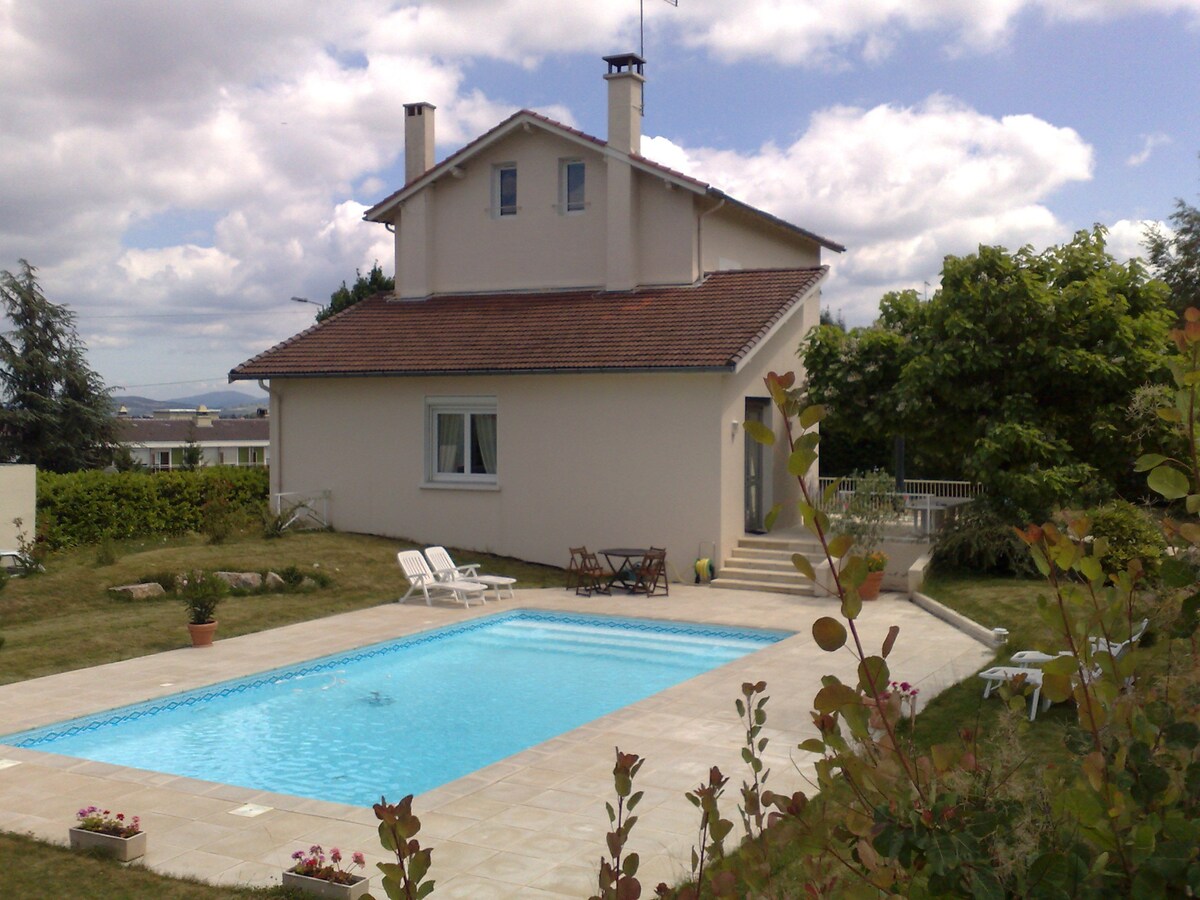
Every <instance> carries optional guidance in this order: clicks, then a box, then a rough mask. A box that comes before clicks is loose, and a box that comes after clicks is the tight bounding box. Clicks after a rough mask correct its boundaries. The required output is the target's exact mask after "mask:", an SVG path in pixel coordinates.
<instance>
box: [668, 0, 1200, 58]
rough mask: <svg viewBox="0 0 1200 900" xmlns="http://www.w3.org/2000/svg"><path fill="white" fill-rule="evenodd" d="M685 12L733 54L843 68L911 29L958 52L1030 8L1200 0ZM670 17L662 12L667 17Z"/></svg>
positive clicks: (871, 4) (735, 7) (1140, 7)
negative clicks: (934, 36)
mask: <svg viewBox="0 0 1200 900" xmlns="http://www.w3.org/2000/svg"><path fill="white" fill-rule="evenodd" d="M648 8H649V7H648ZM678 13H679V27H680V28H681V29H682V32H683V35H684V38H685V40H686V41H687V43H689V44H690V45H691V46H694V47H700V48H703V49H705V50H707V51H708V52H710V53H712V54H714V55H715V56H717V57H719V58H721V59H724V60H726V61H739V60H748V59H758V58H762V57H769V58H771V59H773V60H775V61H776V62H780V63H785V64H787V65H800V66H808V67H827V68H828V67H833V68H840V67H844V66H846V65H848V64H849V63H850V62H852V61H854V60H857V59H861V60H862V61H864V62H866V63H869V64H871V63H878V62H879V61H880V60H882V59H884V58H885V57H886V56H887V55H888V54H889V53H890V52H891V50H892V48H893V47H894V46H895V44H896V42H897V39H898V37H899V36H900V35H903V34H909V33H914V32H930V33H935V34H938V35H941V36H943V39H944V48H945V50H946V52H947V53H949V54H951V55H961V54H964V53H981V52H991V51H994V50H996V49H998V48H1001V47H1003V46H1004V45H1005V44H1006V43H1007V42H1008V41H1009V40H1010V39H1011V37H1012V35H1013V32H1014V29H1015V27H1016V24H1017V22H1018V20H1019V19H1020V18H1021V17H1022V16H1028V15H1030V14H1034V15H1038V16H1041V17H1043V18H1044V19H1046V20H1047V21H1055V22H1057V21H1065V22H1080V21H1089V22H1097V21H1109V20H1113V19H1118V18H1122V17H1130V16H1133V15H1137V14H1162V15H1169V14H1173V13H1180V14H1183V15H1185V16H1188V17H1189V18H1190V19H1191V20H1192V21H1193V22H1197V21H1200V0H986V2H980V0H805V2H796V3H780V2H778V0H742V2H739V3H729V2H727V0H690V2H688V3H687V4H685V5H681V6H680V8H679V10H678ZM668 21H669V19H668V18H666V17H659V22H660V24H663V25H665V24H667V23H668Z"/></svg>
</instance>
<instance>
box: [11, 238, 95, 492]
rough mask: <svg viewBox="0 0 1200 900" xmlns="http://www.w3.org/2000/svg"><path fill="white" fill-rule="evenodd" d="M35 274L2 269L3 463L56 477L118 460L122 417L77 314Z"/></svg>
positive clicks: (23, 268) (23, 265)
mask: <svg viewBox="0 0 1200 900" xmlns="http://www.w3.org/2000/svg"><path fill="white" fill-rule="evenodd" d="M36 273H37V269H36V268H34V267H33V266H31V265H30V264H29V263H28V262H26V261H25V260H23V259H22V260H20V267H19V269H18V270H17V272H16V273H13V272H9V271H8V270H7V269H5V270H3V271H0V305H2V307H3V309H2V311H3V313H4V314H5V316H6V317H7V318H8V321H9V323H10V324H11V326H12V330H10V331H7V332H5V333H3V334H0V462H16V463H33V464H34V465H36V466H37V467H38V468H40V469H48V470H50V471H53V472H73V471H76V470H78V469H88V468H98V467H101V466H105V465H108V464H109V463H110V462H111V461H112V454H113V447H114V445H115V443H116V420H115V419H114V418H113V416H112V405H111V402H110V400H109V390H108V389H107V388H105V387H104V383H103V381H102V380H101V379H100V376H99V375H97V374H96V373H95V372H93V371H92V370H91V369H90V368H89V367H88V365H87V359H86V354H87V348H86V347H85V346H84V344H83V341H81V340H80V338H79V335H78V334H76V332H75V314H74V313H73V312H71V311H70V310H69V309H67V308H66V307H63V306H59V305H57V304H55V303H52V302H51V301H50V300H48V299H47V298H46V296H45V295H44V294H43V293H42V290H41V287H40V286H39V285H38V282H37V277H36Z"/></svg>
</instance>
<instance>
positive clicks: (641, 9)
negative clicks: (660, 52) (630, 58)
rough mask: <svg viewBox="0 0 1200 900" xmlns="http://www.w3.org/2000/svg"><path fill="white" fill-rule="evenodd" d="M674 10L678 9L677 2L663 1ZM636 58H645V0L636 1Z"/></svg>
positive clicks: (675, 0) (672, 0)
mask: <svg viewBox="0 0 1200 900" xmlns="http://www.w3.org/2000/svg"><path fill="white" fill-rule="evenodd" d="M665 2H667V3H670V4H671V5H672V6H674V7H675V8H676V9H678V8H679V0H665ZM638 56H640V57H641V58H642V59H645V58H646V0H638Z"/></svg>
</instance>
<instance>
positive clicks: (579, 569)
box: [566, 547, 588, 591]
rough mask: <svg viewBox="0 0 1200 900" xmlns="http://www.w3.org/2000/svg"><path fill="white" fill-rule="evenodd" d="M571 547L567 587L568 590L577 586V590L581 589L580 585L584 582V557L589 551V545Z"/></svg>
mask: <svg viewBox="0 0 1200 900" xmlns="http://www.w3.org/2000/svg"><path fill="white" fill-rule="evenodd" d="M570 549H571V561H570V562H569V563H567V587H566V589H567V590H568V591H569V590H571V588H575V589H576V590H578V589H579V585H580V584H581V583H582V578H583V557H584V556H585V555H587V552H588V550H587V547H572V548H570Z"/></svg>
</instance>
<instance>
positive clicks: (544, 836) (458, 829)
mask: <svg viewBox="0 0 1200 900" xmlns="http://www.w3.org/2000/svg"><path fill="white" fill-rule="evenodd" d="M885 597H887V598H888V599H885V600H883V601H881V602H878V603H874V604H868V605H867V606H866V607H864V614H863V616H862V617H861V618H860V625H861V627H862V630H863V631H864V633H865V635H866V639H867V640H868V642H869V643H877V642H878V641H881V640H882V638H883V634H884V633H885V632H886V628H887V626H888V625H890V624H892V623H893V622H896V623H898V624H900V625H901V629H902V631H901V639H900V640H899V641H898V642H897V646H896V649H895V650H893V653H892V656H891V658H890V661H891V662H892V665H893V671H894V672H895V673H897V674H902V675H903V676H904V678H905V680H908V681H910V682H913V683H915V684H918V685H919V686H920V687H921V689H922V697H923V698H928V697H931V696H933V695H934V694H936V693H937V692H938V691H939V690H941V689H943V688H944V687H946V686H948V685H949V684H952V683H954V682H955V681H958V680H961V679H962V678H964V677H967V676H969V675H971V674H973V673H974V672H975V671H977V670H978V668H979V667H980V666H981V665H982V664H983V663H984V662H986V661H987V660H988V659H990V656H991V651H990V650H989V649H988V648H987V647H986V646H984V645H983V644H981V643H980V642H978V641H976V640H974V639H973V638H972V637H970V636H968V635H964V634H962V633H961V632H960V631H958V630H957V629H955V628H953V627H952V626H950V625H947V624H946V623H944V622H941V621H940V620H938V619H936V618H935V617H933V616H931V615H929V614H928V613H926V612H924V611H923V610H920V609H919V608H918V607H916V606H914V605H912V604H910V603H908V602H906V601H904V600H902V599H901V598H900V597H899V595H885ZM517 608H529V609H538V610H554V611H571V612H582V613H589V614H597V615H619V616H630V617H635V618H645V619H658V620H667V621H679V622H698V623H702V624H709V625H728V626H737V627H750V628H767V629H777V630H787V631H795V632H797V633H796V634H795V635H794V636H793V637H790V638H787V639H785V640H783V641H781V642H779V643H777V644H774V645H772V646H770V647H768V648H765V649H763V650H760V651H757V652H755V653H752V654H750V655H748V656H746V657H743V658H742V659H740V660H736V661H734V662H732V663H728V664H726V665H724V666H721V667H719V668H717V669H715V670H712V671H710V672H708V673H705V674H703V675H700V676H698V677H696V678H693V679H690V680H689V681H687V682H684V683H682V684H681V685H677V686H675V687H673V688H670V689H668V690H666V691H664V692H661V693H659V694H656V695H654V696H652V697H650V698H647V699H646V700H642V701H639V702H637V703H635V704H632V705H631V706H627V707H625V708H623V709H621V710H618V711H616V712H614V713H610V714H608V715H606V716H603V717H601V718H600V719H597V720H595V721H593V722H591V723H589V724H587V725H584V726H582V727H580V728H577V729H574V730H573V731H570V732H567V733H566V734H563V735H560V736H559V737H557V738H554V739H552V740H550V741H547V742H545V743H543V744H539V745H537V746H535V747H532V748H529V749H528V750H524V751H521V752H520V753H517V754H515V755H513V756H511V757H508V758H506V759H504V760H501V761H500V762H497V763H493V764H492V765H490V766H487V767H485V768H483V769H481V770H479V771H477V772H474V773H472V774H471V775H467V776H464V777H463V778H460V779H457V780H455V781H453V782H450V783H449V784H446V785H443V786H441V787H439V788H436V789H434V790H432V791H427V792H425V793H424V794H421V795H419V796H418V797H417V798H416V801H415V803H414V808H415V810H416V811H417V813H418V815H420V816H421V818H422V822H423V824H424V828H423V830H422V833H421V835H420V837H421V838H422V839H423V841H422V842H423V843H424V844H427V845H430V846H432V847H434V854H433V859H434V866H433V870H432V872H431V875H432V876H433V877H435V878H436V879H437V880H438V889H437V895H438V896H447V897H454V896H463V897H473V898H487V897H507V896H521V897H562V896H586V895H587V893H588V892H590V891H591V890H592V889H594V883H595V875H594V872H595V868H596V862H597V861H598V859H599V856H600V855H601V853H602V852H603V847H604V838H603V835H604V832H605V831H606V830H607V818H606V816H605V813H604V802H605V801H606V800H608V799H610V798H611V795H612V783H611V770H612V763H613V752H614V747H616V746H619V747H620V748H621V749H622V750H623V751H627V752H628V751H632V752H637V753H639V754H641V755H642V756H644V757H645V758H646V759H647V762H646V764H645V766H644V767H643V769H642V772H641V773H640V774H639V778H638V786H639V788H642V789H644V790H645V791H646V799H645V800H644V801H643V805H642V807H640V808H639V812H640V813H641V821H640V822H639V824H638V826H637V828H636V829H635V831H634V834H633V837H632V840H631V844H632V845H633V847H634V849H637V850H639V852H640V853H641V855H642V859H643V863H642V872H641V875H642V881H643V885H644V886H645V887H646V890H645V893H649V892H650V890H652V888H653V885H654V884H656V883H657V882H658V881H659V880H666V881H673V880H676V879H677V878H678V877H679V876H680V875H682V874H685V872H686V866H687V862H686V861H687V857H688V854H689V849H690V846H691V844H692V843H693V842H694V840H695V834H694V832H695V828H696V824H697V822H696V819H695V815H694V811H693V810H692V808H691V806H690V805H689V804H688V803H687V802H686V800H684V798H683V796H682V794H683V792H684V791H685V790H687V789H689V788H692V787H695V786H696V784H698V783H699V782H700V780H701V779H702V778H703V777H704V776H705V775H706V774H707V771H708V768H709V766H711V765H714V764H715V765H719V766H721V768H722V771H723V772H725V773H726V774H729V775H731V776H732V778H731V780H732V781H733V782H734V783H737V782H738V781H739V780H740V778H741V775H742V771H743V768H744V765H743V764H742V763H741V762H740V747H741V744H740V740H741V733H740V731H739V730H738V721H737V717H736V713H735V711H734V709H733V700H734V698H735V697H736V696H737V694H738V690H739V687H740V684H741V683H742V682H743V681H747V680H752V681H757V680H762V679H765V680H767V681H768V684H769V685H778V684H780V683H781V682H782V683H783V684H797V685H798V686H797V688H796V689H795V690H793V691H787V692H782V690H781V689H777V690H776V692H775V696H773V697H772V700H771V703H770V704H769V705H768V707H767V711H768V714H769V719H768V728H767V731H766V732H765V733H766V734H767V736H768V737H770V738H771V745H769V747H768V753H767V762H768V765H770V766H771V767H772V768H773V769H774V779H775V780H774V781H773V782H772V785H771V786H772V787H775V789H776V790H779V789H780V788H787V789H788V790H796V789H803V788H804V787H805V784H804V780H805V778H804V775H805V769H806V768H807V762H808V760H807V759H806V757H807V755H806V754H803V753H802V752H800V751H798V750H796V749H795V748H796V744H798V743H799V741H801V740H803V739H804V738H805V737H808V736H811V735H812V729H811V723H810V718H809V716H808V708H809V706H810V703H809V699H810V698H811V696H812V692H813V691H815V688H816V685H817V684H818V683H819V682H818V679H819V676H820V675H821V674H824V673H826V672H834V673H835V674H838V675H839V676H841V677H843V678H849V677H850V676H851V675H852V672H853V660H852V658H850V657H849V656H848V654H837V655H833V656H830V655H828V654H824V653H821V652H820V651H819V650H817V649H816V648H815V645H814V644H813V641H812V638H811V634H810V633H809V628H810V625H811V621H812V619H814V618H816V617H817V616H818V615H823V614H827V613H829V611H830V610H831V604H830V602H829V601H822V600H816V599H814V598H797V597H791V596H787V595H781V594H759V593H752V592H744V591H728V590H721V589H717V588H711V587H702V586H692V585H672V586H671V595H670V596H669V597H663V598H653V599H649V600H648V599H647V598H644V597H630V598H625V597H612V598H608V597H593V598H582V597H575V596H574V595H573V594H570V593H568V592H564V591H561V590H555V589H545V590H518V592H517V596H516V597H515V598H514V599H513V600H507V601H502V602H501V603H499V604H497V603H495V602H489V603H488V604H487V605H486V606H484V607H479V606H474V607H472V608H471V609H463V608H462V607H461V606H457V605H451V604H440V605H435V606H431V607H426V606H424V605H418V604H414V603H413V602H412V601H411V600H410V602H409V603H408V604H404V605H396V604H382V605H380V606H376V607H372V608H370V609H367V610H360V611H358V612H353V613H343V614H339V615H336V616H331V617H328V618H325V619H319V620H311V621H309V622H303V623H297V624H294V625H288V626H284V627H281V628H276V629H270V630H268V631H263V632H258V633H256V634H251V635H242V636H240V637H236V638H230V639H227V640H223V641H218V642H217V644H216V645H215V646H214V647H213V648H211V649H206V650H194V649H191V648H181V649H178V650H172V651H167V652H165V653H160V654H154V655H152V656H148V657H141V658H138V659H133V660H125V661H122V662H118V663H110V664H107V665H105V666H98V667H95V668H93V669H88V670H81V671H77V672H67V673H61V674H59V675H53V676H47V677H46V678H40V679H33V680H30V681H27V682H21V683H18V684H13V685H3V686H0V733H5V734H8V733H14V732H18V731H24V730H26V729H29V728H35V727H40V726H44V725H47V724H51V723H53V722H57V721H61V720H63V719H68V718H74V717H77V716H80V715H87V714H90V713H95V712H99V711H102V710H104V709H109V708H113V707H116V706H121V705H125V704H129V703H137V702H143V701H146V700H153V699H156V698H158V697H161V696H165V695H167V694H171V693H176V692H179V691H184V690H191V689H193V688H200V687H205V686H207V685H211V684H214V683H217V682H221V681H227V680H230V679H236V678H240V677H243V676H245V675H253V674H255V673H258V672H262V671H265V670H268V669H272V668H276V667H279V666H285V665H291V664H295V663H299V662H304V661H306V660H309V659H313V658H315V657H320V656H325V655H330V654H337V653H341V652H343V651H346V650H353V649H355V648H358V647H361V646H365V645H368V644H373V643H378V642H380V641H384V640H390V639H393V638H397V637H404V636H406V635H409V634H414V633H417V632H420V631H424V630H428V629H430V628H436V627H441V626H444V625H451V624H454V623H456V622H461V621H466V620H468V619H471V618H476V617H478V616H480V615H487V614H491V613H493V612H496V611H498V610H501V609H503V610H509V609H517ZM914 631H915V632H916V634H917V635H918V636H919V639H917V640H913V634H914ZM931 651H933V652H931ZM114 685H115V686H114ZM483 687H485V685H483V686H481V688H483ZM114 696H119V698H120V699H119V701H118V702H111V698H112V697H114ZM64 710H65V711H66V713H65V714H64ZM3 760H9V761H12V762H16V763H17V765H8V766H7V767H6V768H0V816H3V821H5V822H6V823H7V824H6V827H7V828H9V830H13V831H28V832H30V833H32V834H34V835H35V836H37V837H40V838H44V839H47V840H52V841H55V842H57V843H65V839H66V829H67V826H68V825H69V824H70V822H71V821H72V820H73V817H74V810H75V809H77V808H78V807H79V806H82V805H87V804H91V803H96V804H97V805H106V806H108V807H110V808H113V809H117V808H120V809H121V810H122V811H125V812H127V813H128V814H130V815H135V814H136V815H141V817H142V819H143V822H144V823H145V827H146V830H147V831H148V832H150V850H149V852H148V854H147V856H146V858H145V865H147V866H148V867H150V868H153V869H155V870H157V871H161V872H165V873H168V874H182V875H193V876H198V877H202V878H205V879H206V880H210V881H214V882H216V883H220V884H238V883H243V884H254V885H267V884H277V883H278V882H279V877H280V876H279V873H280V872H281V871H282V869H283V868H284V867H285V866H286V864H287V863H288V861H289V857H290V854H291V853H292V851H294V850H296V849H303V848H306V847H307V846H308V844H309V843H321V844H323V845H325V846H326V847H329V846H332V845H335V844H336V845H338V846H341V847H342V848H343V849H354V850H363V851H364V852H365V853H366V854H367V857H368V861H369V863H370V865H369V872H370V873H374V874H375V877H376V881H375V884H376V885H378V880H377V878H378V875H377V872H376V871H375V869H374V862H377V861H383V860H384V859H385V857H384V856H383V855H382V851H381V849H380V848H379V845H378V839H377V837H376V835H375V824H376V819H375V816H374V814H373V812H372V811H371V810H370V809H367V808H363V807H354V806H348V805H345V804H338V803H329V802H327V801H320V800H310V799H306V798H300V797H294V796H290V795H284V794H274V793H271V792H265V791H259V790H255V789H250V788H239V787H233V786H229V785H223V784H218V783H215V782H207V781H200V780H196V779H188V778H180V777H177V776H170V775H164V774H162V773H156V772H148V771H145V770H138V769H127V768H124V767H120V766H112V765H109V764H106V763H95V762H89V761H85V760H80V759H78V758H74V757H68V756H60V755H57V754H53V753H47V752H45V751H38V750H27V749H18V748H11V747H9V746H7V745H4V746H0V766H4V765H5V763H4V762H3ZM729 791H730V792H731V795H730V797H729V801H728V802H729V803H734V802H735V798H736V792H735V791H733V789H732V788H731V789H729ZM382 792H383V793H385V794H387V795H388V799H389V800H391V801H394V800H397V799H399V796H400V789H398V788H393V789H388V787H387V786H385V787H384V789H383V791H382ZM264 807H265V808H266V809H265V810H262V808H264ZM239 810H240V812H239ZM247 812H250V813H254V812H257V815H255V814H249V815H248V814H247Z"/></svg>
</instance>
